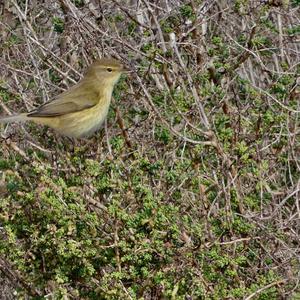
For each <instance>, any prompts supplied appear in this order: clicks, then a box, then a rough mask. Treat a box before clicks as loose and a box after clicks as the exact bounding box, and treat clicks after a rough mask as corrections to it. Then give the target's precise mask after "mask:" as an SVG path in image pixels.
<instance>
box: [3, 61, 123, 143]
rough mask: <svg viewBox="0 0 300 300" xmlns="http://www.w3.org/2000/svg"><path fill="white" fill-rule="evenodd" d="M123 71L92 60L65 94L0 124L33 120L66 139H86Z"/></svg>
mask: <svg viewBox="0 0 300 300" xmlns="http://www.w3.org/2000/svg"><path fill="white" fill-rule="evenodd" d="M124 71H125V69H124V67H123V65H122V64H121V63H120V62H118V61H117V60H115V59H99V60H96V61H95V62H94V63H93V64H92V65H91V66H90V67H89V68H88V70H87V72H86V74H85V76H84V77H83V79H82V80H80V81H79V82H78V83H77V84H76V85H75V86H73V87H71V88H70V89H69V90H68V91H66V92H64V93H62V94H60V95H59V96H58V97H57V98H55V99H54V100H52V101H50V102H47V103H45V104H43V105H41V106H40V107H38V108H36V109H34V110H32V111H30V112H28V113H23V114H19V115H14V116H9V117H4V118H0V122H2V123H10V122H19V121H21V122H24V121H33V122H35V123H38V124H43V125H47V126H49V127H51V128H54V129H55V130H57V131H58V132H59V133H61V134H63V135H66V136H69V137H75V138H80V137H84V136H89V135H91V134H92V133H94V132H95V131H96V130H98V129H99V128H100V127H101V125H102V123H103V121H104V120H105V118H106V116H107V113H108V109H109V106H110V102H111V96H112V91H113V88H114V85H115V84H116V83H117V81H118V79H119V78H120V75H121V73H122V72H124Z"/></svg>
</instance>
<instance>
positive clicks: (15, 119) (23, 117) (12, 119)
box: [0, 113, 28, 123]
mask: <svg viewBox="0 0 300 300" xmlns="http://www.w3.org/2000/svg"><path fill="white" fill-rule="evenodd" d="M26 120H28V117H27V114H26V113H25V114H19V115H12V116H7V117H3V118H2V117H0V123H12V122H24V121H26Z"/></svg>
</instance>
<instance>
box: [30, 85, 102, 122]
mask: <svg viewBox="0 0 300 300" xmlns="http://www.w3.org/2000/svg"><path fill="white" fill-rule="evenodd" d="M73 92H75V93H73ZM97 100H98V98H97V96H96V95H94V94H92V93H91V92H86V93H81V92H76V90H73V91H67V92H65V93H63V94H61V95H60V96H59V97H58V98H57V99H54V100H53V101H50V102H47V103H45V104H43V105H41V106H40V107H38V108H36V109H34V110H32V111H30V112H29V113H28V114H27V116H28V117H56V116H62V115H65V114H69V113H73V112H77V111H82V110H84V109H87V108H91V107H93V106H95V105H96V104H97V102H98V101H97Z"/></svg>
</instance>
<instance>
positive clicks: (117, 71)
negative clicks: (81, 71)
mask: <svg viewBox="0 0 300 300" xmlns="http://www.w3.org/2000/svg"><path fill="white" fill-rule="evenodd" d="M126 71H127V70H126V68H125V67H124V65H123V64H122V63H120V62H119V61H117V60H116V59H112V58H101V59H97V60H95V61H94V62H93V63H92V64H91V65H90V67H89V68H88V70H87V73H86V76H94V77H95V79H96V80H97V81H98V80H99V81H101V82H102V83H106V84H111V85H114V84H115V83H116V82H117V81H118V79H119V78H120V76H121V74H122V73H124V72H126Z"/></svg>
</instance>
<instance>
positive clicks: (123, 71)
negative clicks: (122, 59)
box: [121, 65, 132, 73]
mask: <svg viewBox="0 0 300 300" xmlns="http://www.w3.org/2000/svg"><path fill="white" fill-rule="evenodd" d="M121 72H122V73H130V72H132V70H130V69H129V68H127V67H126V66H124V65H123V66H122V69H121Z"/></svg>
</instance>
